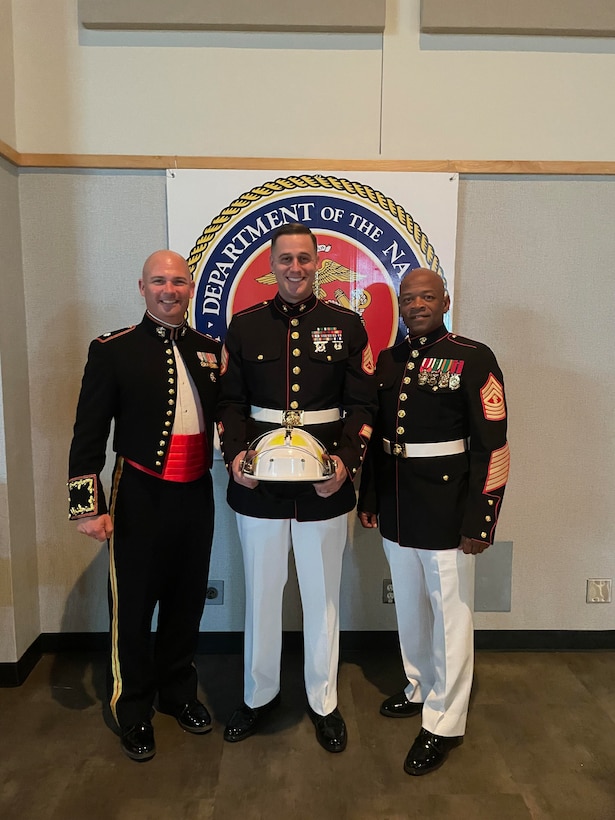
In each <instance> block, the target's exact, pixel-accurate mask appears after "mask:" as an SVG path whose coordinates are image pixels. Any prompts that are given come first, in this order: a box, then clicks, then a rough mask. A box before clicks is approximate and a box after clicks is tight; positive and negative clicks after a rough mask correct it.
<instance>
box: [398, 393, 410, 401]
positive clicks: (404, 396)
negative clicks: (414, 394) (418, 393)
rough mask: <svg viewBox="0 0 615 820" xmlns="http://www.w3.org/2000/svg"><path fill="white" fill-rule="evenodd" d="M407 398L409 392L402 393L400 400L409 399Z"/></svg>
mask: <svg viewBox="0 0 615 820" xmlns="http://www.w3.org/2000/svg"><path fill="white" fill-rule="evenodd" d="M407 398H408V394H407V393H400V394H399V400H400V401H406V399H407Z"/></svg>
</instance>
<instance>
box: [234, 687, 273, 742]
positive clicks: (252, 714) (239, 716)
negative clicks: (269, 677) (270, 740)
mask: <svg viewBox="0 0 615 820" xmlns="http://www.w3.org/2000/svg"><path fill="white" fill-rule="evenodd" d="M279 702H280V694H279V693H278V694H277V695H276V696H275V698H274V699H273V700H270V701H269V703H265V705H264V706H256V707H254V708H252V707H251V706H246V704H245V703H243V704H242V705H241V706H240V707H239V709H236V710H235V711H234V712H233V714H232V715H231V719H230V720H229V722H228V723H227V725H226V727H225V729H224V739H225V740H228V742H229V743H238V742H239V741H240V740H245V739H246V738H247V737H250V735H253V734H254V732H256V730H257V729H258V726H259V723H260V722H261V721H262V718H263V716H264V715H266V714H267V712H270V711H271V710H272V709H273V708H275V707H276V706H277V705H278V704H279Z"/></svg>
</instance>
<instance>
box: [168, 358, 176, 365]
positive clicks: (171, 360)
mask: <svg viewBox="0 0 615 820" xmlns="http://www.w3.org/2000/svg"><path fill="white" fill-rule="evenodd" d="M167 364H175V362H174V360H173V359H167Z"/></svg>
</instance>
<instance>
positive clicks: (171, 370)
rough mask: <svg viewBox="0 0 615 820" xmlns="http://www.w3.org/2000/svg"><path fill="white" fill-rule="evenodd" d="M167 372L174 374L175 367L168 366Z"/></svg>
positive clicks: (170, 374)
mask: <svg viewBox="0 0 615 820" xmlns="http://www.w3.org/2000/svg"><path fill="white" fill-rule="evenodd" d="M167 373H168V374H169V376H173V375H175V368H174V367H169V369H168V370H167Z"/></svg>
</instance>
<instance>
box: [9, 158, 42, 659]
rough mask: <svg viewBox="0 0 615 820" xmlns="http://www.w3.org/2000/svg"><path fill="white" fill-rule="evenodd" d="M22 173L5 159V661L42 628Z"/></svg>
mask: <svg viewBox="0 0 615 820" xmlns="http://www.w3.org/2000/svg"><path fill="white" fill-rule="evenodd" d="M18 182H19V181H18V175H17V173H16V172H15V170H14V169H12V168H10V166H8V165H7V164H6V163H5V162H4V161H1V160H0V259H1V260H2V263H1V265H2V268H1V276H2V294H3V296H2V299H3V307H4V310H3V312H2V321H1V322H0V365H1V378H2V391H1V399H2V401H1V402H0V406H1V409H2V413H1V418H0V421H1V423H2V427H3V435H2V440H1V442H0V444H1V445H2V456H1V458H0V466H1V468H2V469H1V470H0V573H1V579H0V661H4V660H6V661H15V660H17V659H18V658H19V657H20V656H21V655H22V654H23V653H24V652H25V651H26V649H27V648H28V647H29V646H30V644H31V643H32V642H33V641H34V640H35V639H36V638H37V637H38V635H39V633H40V619H39V605H38V568H37V553H36V530H35V523H34V521H35V519H34V510H35V502H34V495H35V484H34V478H33V473H32V442H31V426H30V402H31V394H30V382H29V361H28V355H29V350H28V344H27V338H26V324H27V316H26V307H25V299H24V277H23V267H22V253H21V251H22V248H21V231H20V203H19V185H18Z"/></svg>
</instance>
